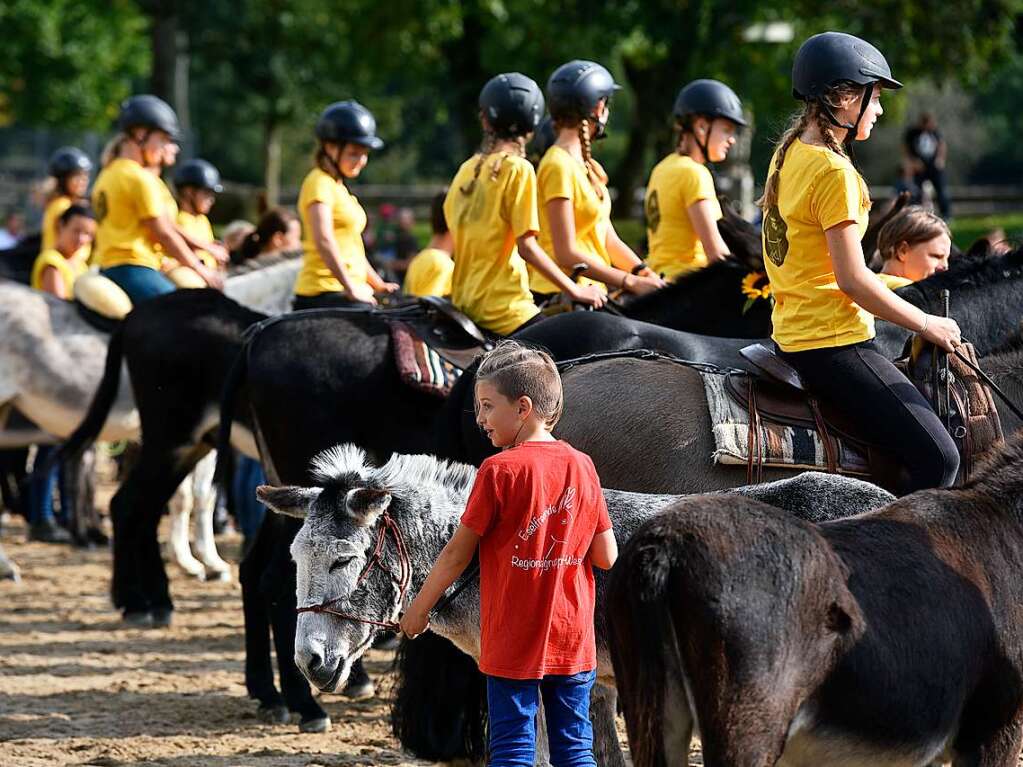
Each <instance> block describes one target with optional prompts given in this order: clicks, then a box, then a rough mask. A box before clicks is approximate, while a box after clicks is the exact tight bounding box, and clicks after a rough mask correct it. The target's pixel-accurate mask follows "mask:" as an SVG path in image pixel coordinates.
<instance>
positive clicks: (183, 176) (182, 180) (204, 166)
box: [174, 157, 224, 194]
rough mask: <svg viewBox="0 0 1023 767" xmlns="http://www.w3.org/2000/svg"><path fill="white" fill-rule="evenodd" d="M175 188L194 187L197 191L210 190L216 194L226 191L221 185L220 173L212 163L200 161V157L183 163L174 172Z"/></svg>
mask: <svg viewBox="0 0 1023 767" xmlns="http://www.w3.org/2000/svg"><path fill="white" fill-rule="evenodd" d="M174 186H176V187H177V188H178V189H182V188H183V187H186V186H194V187H195V188H196V189H209V190H210V191H211V192H215V193H216V194H220V193H221V192H223V191H224V187H223V186H221V184H220V171H218V170H217V169H216V168H215V167H214V166H213V164H212V163H208V162H206V160H200V159H199V158H198V157H197V158H195V159H193V160H188V161H187V162H183V163H181V164H180V165H179V166H178V167H177V170H175V171H174Z"/></svg>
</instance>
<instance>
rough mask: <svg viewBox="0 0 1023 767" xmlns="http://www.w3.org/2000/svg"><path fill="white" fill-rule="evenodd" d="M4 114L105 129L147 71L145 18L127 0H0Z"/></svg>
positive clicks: (10, 118)
mask: <svg viewBox="0 0 1023 767" xmlns="http://www.w3.org/2000/svg"><path fill="white" fill-rule="evenodd" d="M0 29H2V30H3V35H4V55H3V57H2V59H0V120H2V121H4V122H7V123H13V122H17V123H19V124H22V125H30V126H40V127H48V128H68V129H93V130H106V129H108V128H109V127H110V125H111V123H112V121H113V119H114V118H115V117H116V116H117V105H118V103H119V102H120V101H121V100H122V99H123V98H124V97H126V96H128V95H130V94H131V92H132V90H133V87H134V85H135V84H136V83H138V82H140V81H141V80H142V78H143V77H144V76H145V75H146V74H147V73H148V71H149V64H150V56H149V46H148V45H147V40H146V37H145V30H146V19H145V17H144V16H143V15H142V14H141V13H139V10H138V8H137V7H136V6H135V4H134V3H132V2H129V0H47V1H46V2H40V0H5V1H4V2H3V3H0Z"/></svg>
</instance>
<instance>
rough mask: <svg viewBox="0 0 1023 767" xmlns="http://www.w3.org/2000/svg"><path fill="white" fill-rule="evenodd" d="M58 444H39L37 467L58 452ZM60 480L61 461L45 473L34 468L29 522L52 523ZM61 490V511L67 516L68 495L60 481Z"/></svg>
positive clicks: (30, 485) (30, 492)
mask: <svg viewBox="0 0 1023 767" xmlns="http://www.w3.org/2000/svg"><path fill="white" fill-rule="evenodd" d="M57 448H58V446H57V445H38V446H37V447H36V458H35V467H40V466H42V465H43V464H44V463H45V462H46V461H47V460H49V458H50V456H52V455H53V454H54V453H56V452H57ZM59 480H60V462H57V463H55V464H53V468H52V469H50V470H49V471H48V472H46V473H45V474H40V473H39V472H38V471H36V470H35V469H33V473H32V478H31V480H30V481H29V491H28V500H29V507H28V522H29V524H31V525H38V524H42V523H45V522H50V523H52V522H53V521H54V519H53V490H54V488H56V487H57V486H58V482H59ZM59 484H60V486H59V490H60V511H61V516H62V517H66V516H67V509H68V505H67V497H66V494H65V489H64V483H63V482H60V483H59Z"/></svg>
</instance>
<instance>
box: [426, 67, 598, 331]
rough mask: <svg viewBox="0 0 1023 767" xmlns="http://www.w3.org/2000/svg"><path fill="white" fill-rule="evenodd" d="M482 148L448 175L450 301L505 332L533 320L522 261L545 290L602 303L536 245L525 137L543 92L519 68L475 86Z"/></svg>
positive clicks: (532, 179)
mask: <svg viewBox="0 0 1023 767" xmlns="http://www.w3.org/2000/svg"><path fill="white" fill-rule="evenodd" d="M479 105H480V121H481V122H482V124H483V146H482V148H481V149H480V151H479V153H478V154H476V155H474V156H472V157H470V158H469V159H468V160H466V161H465V162H464V163H462V166H461V167H460V168H459V169H458V172H457V173H456V174H455V178H454V180H453V181H452V182H451V186H450V188H449V190H448V194H447V198H446V199H445V201H444V216H445V219H446V220H447V223H448V226H449V227H450V228H451V235H452V237H453V239H454V245H455V256H454V257H455V270H454V273H453V274H452V279H451V302H452V303H453V304H454V305H455V306H456V307H457V308H458V309H459V310H460V311H462V312H464V313H465V314H466V315H468V317H469V318H470V319H472V321H473V322H475V323H476V324H477V325H479V326H480V327H482V328H484V329H486V330H489V331H490V332H491V333H495V334H497V335H508V334H510V333H513V332H515V331H516V330H518V329H520V328H522V327H524V326H526V325H527V324H531V323H533V322H536V321H537V320H538V317H539V316H540V310H539V309H538V308H537V306H536V304H534V303H533V297H532V294H531V293H530V292H529V275H528V273H527V271H526V265H527V264H529V266H530V267H532V268H533V269H534V270H536V272H537V273H539V274H541V275H543V276H544V277H545V278H546V279H547V280H549V281H550V284H551V286H552V287H551V290H552V291H560V292H563V293H565V294H566V295H567V296H568V297H569V298H571V299H572V300H573V301H578V302H580V303H585V304H587V305H590V306H598V307H599V306H601V305H602V304H603V297H602V296H601V295H600V294H599V293H598V292H597V291H595V290H593V289H590V288H586V287H584V286H580V285H576V284H574V283H573V282H572V281H571V280H570V279H569V278H568V277H566V276H565V275H564V274H563V273H562V271H561V270H560V269H558V267H557V265H556V264H555V263H554V261H552V260H551V258H550V257H549V256H548V255H547V253H546V252H545V251H544V250H543V248H542V247H541V246H540V245H539V244H538V243H537V239H536V235H537V232H538V231H539V230H540V222H539V219H538V217H537V206H536V172H535V171H534V170H533V166H532V165H531V164H530V162H529V160H527V159H526V150H525V146H526V141H527V139H528V138H529V135H530V134H531V133H532V132H533V131H534V130H536V126H537V125H538V124H539V122H540V118H541V117H542V116H543V108H544V99H543V93H542V92H541V91H540V86H538V85H537V84H536V83H535V82H534V81H533V80H531V79H530V78H528V77H526V76H525V75H522V74H519V73H518V72H509V73H506V74H501V75H497V76H496V77H494V78H491V80H490V81H489V82H487V84H486V85H485V86H483V90H482V91H480V100H479Z"/></svg>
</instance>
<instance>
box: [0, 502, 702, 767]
mask: <svg viewBox="0 0 1023 767" xmlns="http://www.w3.org/2000/svg"><path fill="white" fill-rule="evenodd" d="M104 485H106V486H105V487H102V489H101V495H102V496H107V497H108V496H109V493H110V486H109V485H107V483H104ZM104 500H105V498H104ZM164 526H165V527H166V520H165V525H164ZM164 532H165V534H164V536H163V537H162V540H166V531H164ZM0 541H2V543H3V545H4V547H5V549H6V550H7V553H8V555H9V556H10V558H11V559H12V560H13V561H14V562H16V563H17V564H18V565H19V566H20V568H21V576H22V582H21V584H17V585H16V584H14V583H12V582H11V581H3V582H0V767H56V766H57V765H92V766H94V767H127V766H128V765H154V766H155V765H159V766H160V767H192V766H193V765H202V766H203V767H249V766H255V765H259V766H260V767H341V766H344V767H348V766H351V765H399V766H400V765H425V764H430V763H429V762H425V761H421V760H418V759H414V758H412V757H409V756H407V755H405V754H403V753H402V752H401V750H400V747H399V745H398V742H397V741H396V740H395V739H394V738H393V737H392V735H391V733H390V728H389V726H388V703H387V695H388V691H389V688H390V686H391V684H392V677H391V675H390V665H391V660H392V657H393V656H392V654H391V653H388V652H380V651H372V652H371V653H370V655H369V658H368V664H367V667H368V669H369V672H370V674H371V676H372V677H373V678H374V680H375V682H376V684H377V697H376V698H373V699H370V700H368V701H363V702H350V701H348V700H347V699H344V698H342V697H340V696H333V695H330V696H324V698H323V700H322V703H323V705H324V708H326V709H327V711H328V713H329V714H330V717H331V719H332V721H333V728H332V730H331V731H330V732H329V733H326V734H322V735H308V734H299V732H298V726H297V724H288V725H268V724H264V723H262V722H261V721H260V720H259V719H257V717H256V703H255V702H254V701H252V700H249V699H248V697H247V696H246V692H245V686H244V680H243V676H242V673H243V671H242V664H243V660H244V645H243V640H242V635H243V625H242V609H241V590H240V587H239V586H238V583H237V566H236V565H235V567H234V576H235V577H234V580H233V581H232V582H210V583H201V582H199V581H196V580H194V579H192V578H189V577H188V576H186V575H184V574H183V573H182V572H181V571H180V570H178V569H177V568H176V567H174V566H168V573H169V575H170V577H171V589H172V594H173V596H174V601H175V606H176V608H177V609H176V611H175V616H174V625H173V626H172V627H171V628H169V629H148V630H144V629H125V628H123V627H122V625H121V623H120V615H119V613H118V612H117V611H115V610H114V609H113V607H112V606H111V604H110V600H109V597H108V588H109V579H110V553H109V551H107V550H93V551H83V550H80V549H74V548H71V547H69V546H59V545H53V544H42V543H29V542H26V540H25V529H24V526H23V525H22V524H21V520H20V518H18V519H9V521H8V524H6V525H5V526H4V528H3V536H2V538H0ZM239 545H240V538H239V537H238V536H236V535H233V534H228V535H225V536H223V537H221V538H220V539H218V547H219V550H220V552H221V555H222V556H223V557H224V558H225V559H227V560H228V561H230V562H237V560H238V552H239ZM619 729H620V730H622V729H623V728H622V727H621V719H620V718H619ZM623 736H624V732H623ZM623 741H624V737H623ZM692 764H694V765H699V764H702V761H701V760H700V758H699V755H698V754H694V755H693V760H692Z"/></svg>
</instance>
